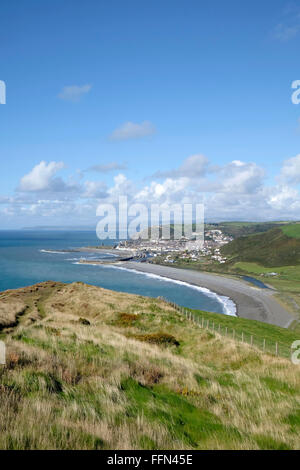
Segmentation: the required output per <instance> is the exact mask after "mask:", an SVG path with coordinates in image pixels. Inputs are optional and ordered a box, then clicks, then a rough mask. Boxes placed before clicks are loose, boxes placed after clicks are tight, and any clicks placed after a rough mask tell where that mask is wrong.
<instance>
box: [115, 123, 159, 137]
mask: <svg viewBox="0 0 300 470" xmlns="http://www.w3.org/2000/svg"><path fill="white" fill-rule="evenodd" d="M154 133H155V127H154V125H153V124H152V123H151V122H150V121H143V122H141V123H140V124H138V123H134V122H130V121H128V122H125V123H124V124H122V125H121V126H120V127H118V128H117V129H115V130H114V131H113V132H112V134H111V135H110V139H111V140H129V139H139V138H141V137H146V136H148V135H152V134H154Z"/></svg>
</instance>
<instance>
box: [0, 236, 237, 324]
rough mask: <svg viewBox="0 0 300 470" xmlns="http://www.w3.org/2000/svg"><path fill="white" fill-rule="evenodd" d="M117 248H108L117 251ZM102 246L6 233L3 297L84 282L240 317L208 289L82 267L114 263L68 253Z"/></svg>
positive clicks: (0, 242)
mask: <svg viewBox="0 0 300 470" xmlns="http://www.w3.org/2000/svg"><path fill="white" fill-rule="evenodd" d="M112 242H113V241H112V240H109V241H107V242H105V241H104V242H103V243H104V244H106V245H112ZM101 243H102V242H101ZM99 244H100V241H99V239H98V238H97V236H96V233H95V231H75V230H74V231H72V230H68V231H62V230H59V231H56V230H47V231H46V230H32V231H31V230H1V231H0V291H4V290H7V289H16V288H18V287H24V286H28V285H32V284H35V283H38V282H41V281H48V280H52V281H60V282H66V283H71V282H75V281H81V282H85V283H87V284H92V285H96V286H100V287H104V288H105V289H111V290H115V291H120V292H128V293H132V294H139V295H145V296H148V297H164V298H165V299H167V300H170V301H172V302H175V303H177V304H178V305H181V306H184V307H188V308H194V309H200V310H205V311H210V312H216V313H221V314H227V315H235V305H234V303H233V302H232V301H231V300H230V299H228V298H227V297H224V296H220V295H217V294H215V293H214V292H211V291H209V290H207V289H204V288H201V287H197V286H191V285H189V284H186V283H184V282H180V281H175V280H172V279H166V278H164V277H161V276H157V275H152V274H146V273H145V274H144V273H141V272H137V271H132V270H127V269H124V268H118V267H117V266H110V265H86V264H80V263H79V261H80V258H81V257H84V258H88V259H90V260H91V261H93V260H98V259H103V258H105V259H108V260H109V259H113V255H111V254H108V253H105V250H103V251H102V250H101V253H98V252H97V253H92V252H89V253H87V252H82V253H80V252H72V251H69V250H72V249H75V248H76V249H78V248H80V247H84V246H96V245H99Z"/></svg>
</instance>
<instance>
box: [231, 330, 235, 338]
mask: <svg viewBox="0 0 300 470" xmlns="http://www.w3.org/2000/svg"><path fill="white" fill-rule="evenodd" d="M234 338H235V330H232V339H234Z"/></svg>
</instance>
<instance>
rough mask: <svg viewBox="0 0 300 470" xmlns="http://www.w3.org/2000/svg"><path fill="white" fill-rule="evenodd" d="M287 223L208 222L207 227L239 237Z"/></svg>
mask: <svg viewBox="0 0 300 470" xmlns="http://www.w3.org/2000/svg"><path fill="white" fill-rule="evenodd" d="M286 223H287V222H219V223H211V224H206V225H205V229H206V230H210V229H212V230H213V229H217V230H222V232H223V233H224V234H225V235H228V236H230V237H233V238H238V237H245V236H247V235H252V234H255V233H262V232H267V231H268V230H270V229H272V228H278V227H281V226H284V225H285V224H286Z"/></svg>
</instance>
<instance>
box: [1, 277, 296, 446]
mask: <svg viewBox="0 0 300 470" xmlns="http://www.w3.org/2000/svg"><path fill="white" fill-rule="evenodd" d="M17 305H18V306H21V305H23V306H25V305H26V306H27V307H26V310H25V311H24V312H23V315H22V316H18V315H16V316H15V318H14V316H13V315H14V314H13V313H12V312H18V311H19V310H18V309H17V308H16V306H17ZM6 309H7V310H6ZM6 311H7V312H8V315H7V318H9V321H7V323H6V324H10V323H12V322H17V323H18V324H17V325H16V326H15V327H14V328H10V329H9V330H7V334H6V336H5V338H4V340H5V342H6V345H7V364H6V366H5V367H1V366H0V448H2V449H140V448H144V449H192V448H199V449H259V448H263V449H268V448H276V449H278V448H279V449H284V448H286V449H288V448H291V449H296V448H299V426H300V423H299V402H300V400H299V399H300V392H299V389H300V378H299V375H300V374H299V366H295V365H293V364H292V363H291V362H290V361H288V360H286V359H282V358H277V357H274V356H271V355H264V354H262V353H260V352H258V351H255V350H254V349H251V348H250V347H248V346H247V345H245V344H241V343H238V342H235V341H233V340H230V339H228V338H227V339H226V338H222V337H220V336H218V335H217V334H216V335H214V334H212V333H210V332H207V331H205V330H204V331H203V330H201V329H199V328H196V327H195V326H194V325H192V324H190V323H189V322H188V321H187V320H186V319H185V318H183V317H181V316H180V314H179V313H178V312H176V311H175V310H174V309H173V308H172V307H170V306H169V305H166V304H165V303H164V302H163V301H160V300H154V299H149V298H143V297H140V296H134V295H128V294H122V293H116V292H110V291H107V290H104V289H100V288H98V287H94V286H86V285H84V284H81V283H75V284H71V285H63V284H54V283H44V284H41V285H38V286H34V287H33V288H27V289H22V290H18V291H15V292H9V293H6V294H2V296H1V298H0V312H3V313H2V316H3V318H4V321H5V312H6ZM80 319H85V320H87V322H82V321H80ZM88 323H90V324H88ZM4 331H5V330H4ZM162 332H163V333H164V335H166V336H167V335H168V337H172V338H174V341H176V344H175V343H174V341H167V342H166V341H164V342H163V344H162V343H161V342H160V341H150V342H149V341H148V340H147V339H145V338H158V337H161V335H162ZM166 336H165V337H166ZM137 338H138V339H137ZM141 339H143V341H141Z"/></svg>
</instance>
